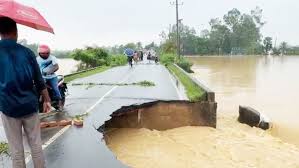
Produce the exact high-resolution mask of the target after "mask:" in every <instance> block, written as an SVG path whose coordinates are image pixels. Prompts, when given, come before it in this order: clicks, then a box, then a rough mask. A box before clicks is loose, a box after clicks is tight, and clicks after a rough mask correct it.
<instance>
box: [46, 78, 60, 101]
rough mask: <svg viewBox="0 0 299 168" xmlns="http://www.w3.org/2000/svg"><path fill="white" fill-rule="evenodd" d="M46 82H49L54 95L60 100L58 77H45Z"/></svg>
mask: <svg viewBox="0 0 299 168" xmlns="http://www.w3.org/2000/svg"><path fill="white" fill-rule="evenodd" d="M47 82H48V83H49V85H50V86H51V88H52V89H53V91H54V97H55V99H57V100H61V94H60V91H59V88H58V78H57V77H55V78H52V79H47Z"/></svg>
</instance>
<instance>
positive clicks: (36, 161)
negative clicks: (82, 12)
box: [0, 0, 53, 168]
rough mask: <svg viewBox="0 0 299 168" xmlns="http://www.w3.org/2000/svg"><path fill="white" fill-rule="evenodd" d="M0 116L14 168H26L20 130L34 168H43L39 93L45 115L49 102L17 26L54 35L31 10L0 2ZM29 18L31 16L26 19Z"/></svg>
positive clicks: (35, 64) (35, 63)
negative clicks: (19, 42)
mask: <svg viewBox="0 0 299 168" xmlns="http://www.w3.org/2000/svg"><path fill="white" fill-rule="evenodd" d="M0 7H1V8H0V9H1V10H0V37H1V40H0V114H1V118H2V121H3V127H4V130H5V134H6V138H7V140H8V145H9V149H10V153H11V157H12V165H13V168H25V167H26V163H25V158H24V146H23V133H22V132H23V130H24V131H25V135H26V136H27V139H28V143H29V146H30V148H31V156H32V161H33V165H34V168H44V167H45V159H44V156H43V151H42V142H41V132H40V125H39V122H40V121H39V116H38V113H37V111H38V92H39V93H40V94H41V95H42V97H43V99H44V104H43V107H44V109H43V110H44V112H49V111H50V110H51V104H50V98H49V95H48V92H47V89H46V86H45V83H44V80H43V78H42V75H41V72H40V70H39V66H38V64H37V61H36V58H35V55H34V53H33V52H32V51H31V50H30V49H28V48H26V47H24V46H22V45H20V44H18V43H17V39H18V30H17V25H16V23H19V24H23V25H26V26H29V27H32V28H35V29H39V30H44V31H49V32H53V29H52V28H51V27H50V26H49V25H48V24H47V22H46V21H45V20H44V18H43V17H42V16H41V15H40V14H39V13H38V12H37V11H36V10H34V9H33V8H30V7H27V6H24V5H21V4H19V3H16V2H15V1H7V0H0ZM28 14H30V15H28Z"/></svg>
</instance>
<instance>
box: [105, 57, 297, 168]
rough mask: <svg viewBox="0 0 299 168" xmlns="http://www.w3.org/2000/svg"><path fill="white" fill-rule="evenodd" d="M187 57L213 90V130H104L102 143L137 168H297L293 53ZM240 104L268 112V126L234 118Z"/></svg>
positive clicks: (295, 67) (192, 128)
mask: <svg viewBox="0 0 299 168" xmlns="http://www.w3.org/2000/svg"><path fill="white" fill-rule="evenodd" d="M190 60H192V61H193V62H194V67H193V69H194V71H195V74H194V75H195V76H196V77H198V78H199V79H200V80H202V81H203V82H204V83H206V85H207V86H209V87H210V88H211V89H213V90H214V91H215V92H216V98H217V102H218V116H217V129H214V128H208V127H182V128H175V129H170V130H166V131H156V130H149V129H144V128H142V129H132V128H122V129H112V130H108V131H107V132H106V134H105V140H106V143H107V145H108V147H109V148H110V149H111V150H112V151H113V152H114V153H115V155H116V156H117V158H118V159H119V160H121V161H122V162H123V163H125V164H126V165H128V166H130V167H138V168H148V167H172V168H181V167H186V168H195V167H207V168H209V167H210V168H216V167H217V168H218V167H227V168H232V167H234V168H239V167H257V168H264V167H272V168H281V167H287V168H298V167H299V157H298V156H299V148H298V147H296V146H295V145H293V144H297V145H299V144H298V140H299V138H298V135H299V134H298V129H297V128H298V125H299V124H298V122H296V120H297V118H296V117H297V116H298V114H296V112H298V108H297V104H298V103H299V97H298V93H299V92H298V86H299V78H298V77H297V76H296V73H297V72H299V71H298V70H299V57H255V56H251V57H200V58H190ZM296 103H297V104H296ZM240 104H242V105H248V106H251V107H254V108H256V109H257V110H259V111H261V112H263V113H265V114H266V115H268V116H269V117H270V118H271V119H273V121H274V125H275V127H274V128H273V130H271V131H263V130H261V129H257V128H251V127H249V126H247V125H244V124H240V123H238V122H237V115H238V106H239V105H240ZM271 134H275V135H277V136H279V137H281V138H282V139H283V140H281V139H280V138H277V137H275V136H272V135H271ZM286 142H289V143H286ZM292 143H293V144H292Z"/></svg>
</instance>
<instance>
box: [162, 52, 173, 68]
mask: <svg viewBox="0 0 299 168" xmlns="http://www.w3.org/2000/svg"><path fill="white" fill-rule="evenodd" d="M176 57H177V56H176V55H175V54H162V55H161V56H160V62H161V63H162V64H164V65H168V64H173V63H174V62H175V60H176Z"/></svg>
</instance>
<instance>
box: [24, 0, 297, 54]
mask: <svg viewBox="0 0 299 168" xmlns="http://www.w3.org/2000/svg"><path fill="white" fill-rule="evenodd" d="M19 2H23V3H24V4H27V5H30V6H33V7H35V8H37V9H38V10H39V11H40V12H41V13H42V15H43V16H44V17H45V18H46V19H47V20H48V22H49V23H50V24H51V25H52V26H53V27H54V30H55V35H51V34H48V33H44V32H40V31H34V30H33V29H30V28H25V27H23V26H20V27H19V30H20V34H19V36H20V38H25V39H27V40H28V41H29V42H36V43H46V44H50V45H51V46H52V47H53V48H56V49H73V48H76V47H84V46H86V45H93V44H95V45H98V46H103V45H105V46H108V45H114V44H122V43H127V42H137V41H141V42H143V43H149V42H151V41H156V42H158V41H159V40H160V39H159V33H160V32H161V31H162V30H167V29H168V27H169V25H170V24H174V23H175V8H174V7H173V6H171V5H170V2H171V0H84V1H82V0H19ZM183 2H184V4H183V6H181V7H180V18H183V23H184V24H187V25H189V26H191V27H194V28H195V29H196V30H197V31H198V32H199V31H200V30H202V29H204V28H208V22H209V20H210V19H211V18H216V17H222V16H223V15H224V14H225V13H227V12H228V10H230V9H232V8H238V9H239V10H240V11H241V12H246V13H249V12H250V10H251V9H254V8H255V7H256V6H259V7H261V8H262V9H263V10H264V11H263V12H264V14H263V15H264V20H265V21H266V22H267V24H266V25H265V26H264V28H263V29H262V33H263V35H264V36H272V37H274V38H275V37H276V36H277V38H278V39H277V41H278V42H281V41H287V42H288V43H289V44H292V45H298V44H299V0H183Z"/></svg>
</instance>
